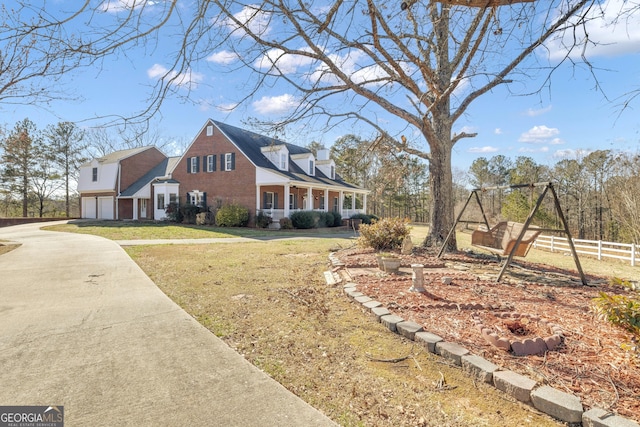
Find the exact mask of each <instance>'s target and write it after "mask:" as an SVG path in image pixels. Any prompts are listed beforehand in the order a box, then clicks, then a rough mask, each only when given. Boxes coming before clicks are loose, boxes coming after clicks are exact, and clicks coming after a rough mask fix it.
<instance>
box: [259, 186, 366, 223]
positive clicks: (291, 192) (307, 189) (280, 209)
mask: <svg viewBox="0 0 640 427" xmlns="http://www.w3.org/2000/svg"><path fill="white" fill-rule="evenodd" d="M367 194H368V191H367V190H362V189H357V188H353V189H344V188H332V187H329V186H327V187H318V186H317V185H316V186H308V185H287V184H285V185H258V186H257V189H256V212H263V213H265V214H267V215H269V216H270V217H271V219H272V221H273V222H274V223H276V224H277V223H279V221H280V219H281V218H289V217H290V216H291V214H292V213H293V212H297V211H319V212H337V213H339V214H340V215H341V216H342V218H349V217H351V216H352V215H355V214H359V213H366V211H367Z"/></svg>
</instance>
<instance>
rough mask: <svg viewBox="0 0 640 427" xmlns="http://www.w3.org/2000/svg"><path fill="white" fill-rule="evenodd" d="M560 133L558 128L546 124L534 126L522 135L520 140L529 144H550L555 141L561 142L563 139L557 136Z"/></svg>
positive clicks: (556, 142)
mask: <svg viewBox="0 0 640 427" xmlns="http://www.w3.org/2000/svg"><path fill="white" fill-rule="evenodd" d="M558 134H560V131H559V130H558V129H557V128H550V127H547V126H545V125H541V126H534V127H532V128H531V129H529V130H528V131H527V132H525V133H523V134H522V135H520V138H518V141H519V142H525V143H528V144H548V143H552V141H555V142H553V143H555V144H561V143H562V142H561V140H560V139H558V138H556V135H558Z"/></svg>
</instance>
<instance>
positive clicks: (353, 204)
mask: <svg viewBox="0 0 640 427" xmlns="http://www.w3.org/2000/svg"><path fill="white" fill-rule="evenodd" d="M351 210H352V211H353V213H356V192H355V191H354V192H353V193H351Z"/></svg>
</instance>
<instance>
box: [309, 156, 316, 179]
mask: <svg viewBox="0 0 640 427" xmlns="http://www.w3.org/2000/svg"><path fill="white" fill-rule="evenodd" d="M315 170H316V164H315V162H314V161H313V159H311V160H309V175H311V176H313V175H315Z"/></svg>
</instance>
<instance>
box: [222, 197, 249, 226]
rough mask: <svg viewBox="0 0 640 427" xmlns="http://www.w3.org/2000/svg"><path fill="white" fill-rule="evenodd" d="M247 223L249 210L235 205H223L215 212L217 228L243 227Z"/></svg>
mask: <svg viewBox="0 0 640 427" xmlns="http://www.w3.org/2000/svg"><path fill="white" fill-rule="evenodd" d="M248 223H249V209H247V208H245V207H244V206H240V205H238V204H236V203H231V204H229V205H224V206H222V207H221V208H220V209H218V212H216V224H217V225H218V226H219V227H245V226H246V225H247V224H248Z"/></svg>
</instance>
